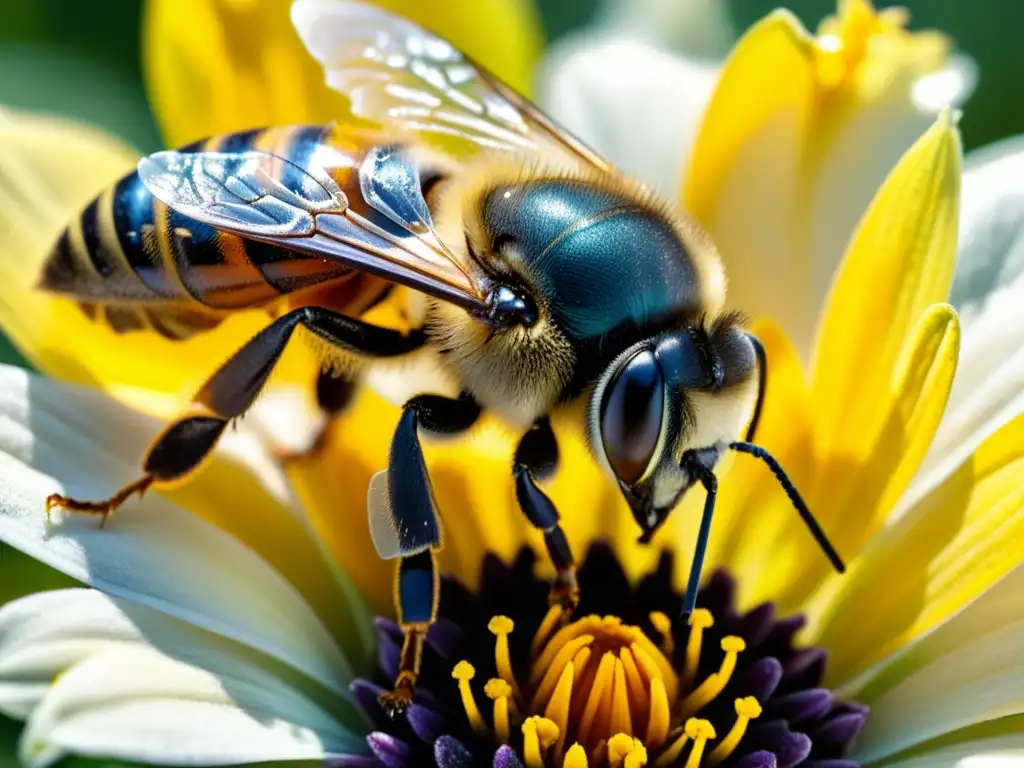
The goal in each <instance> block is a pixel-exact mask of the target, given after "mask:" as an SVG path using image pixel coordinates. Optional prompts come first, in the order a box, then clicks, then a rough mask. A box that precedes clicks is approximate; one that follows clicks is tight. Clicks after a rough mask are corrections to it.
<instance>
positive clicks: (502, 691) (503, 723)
mask: <svg viewBox="0 0 1024 768" xmlns="http://www.w3.org/2000/svg"><path fill="white" fill-rule="evenodd" d="M484 693H485V694H487V697H488V698H490V699H493V700H494V733H495V735H496V736H497V738H498V741H499V742H500V743H502V744H508V740H509V737H510V735H511V730H510V725H509V717H508V704H509V697H510V696H511V695H512V686H511V685H509V684H508V683H507V682H505V681H504V680H502V679H501V678H497V677H492V678H491V679H490V680H488V681H487V685H485V686H484Z"/></svg>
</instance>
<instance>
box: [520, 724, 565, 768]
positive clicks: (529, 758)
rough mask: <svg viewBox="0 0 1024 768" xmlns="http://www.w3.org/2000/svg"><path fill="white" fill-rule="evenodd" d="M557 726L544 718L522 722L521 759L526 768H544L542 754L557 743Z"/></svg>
mask: <svg viewBox="0 0 1024 768" xmlns="http://www.w3.org/2000/svg"><path fill="white" fill-rule="evenodd" d="M558 735H559V734H558V726H557V725H555V724H554V723H553V722H551V721H550V720H548V719H547V718H545V717H537V716H536V715H534V716H533V717H528V718H526V720H524V721H523V757H525V758H526V766H527V768H544V752H545V751H547V749H548V748H549V747H550V746H551V745H552V744H554V743H555V742H556V741H558Z"/></svg>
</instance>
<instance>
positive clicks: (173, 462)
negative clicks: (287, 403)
mask: <svg viewBox="0 0 1024 768" xmlns="http://www.w3.org/2000/svg"><path fill="white" fill-rule="evenodd" d="M300 325H301V326H303V327H305V328H306V329H307V330H308V331H310V332H311V333H314V334H316V335H317V336H318V337H319V338H321V339H322V340H323V341H325V342H327V343H328V344H332V345H334V346H337V347H338V348H340V349H342V350H344V351H346V352H350V353H352V354H356V355H363V356H366V357H378V358H380V357H396V356H399V355H404V354H408V353H409V352H412V351H414V350H416V349H418V348H419V347H421V346H422V345H423V343H424V335H423V333H422V332H421V331H417V332H414V333H410V334H403V333H401V332H399V331H395V330H391V329H389V328H380V327H378V326H375V325H370V324H368V323H364V322H362V321H360V320H357V319H355V318H351V317H347V316H345V315H341V314H338V313H337V312H331V311H330V310H326V309H322V308H320V307H300V308H298V309H295V310H292V311H291V312H288V313H287V314H284V315H281V317H279V318H277V319H276V320H274V322H272V323H271V324H270V325H268V326H267V327H266V328H264V329H263V330H262V331H260V332H259V333H257V334H256V335H255V336H254V337H253V338H252V339H250V340H249V341H248V342H247V343H246V344H245V346H243V347H242V348H241V349H239V350H238V351H237V352H236V353H235V354H234V355H233V356H232V357H231V358H230V359H229V360H228V361H227V362H226V363H224V365H222V366H221V367H220V369H218V370H217V372H216V373H214V374H213V376H211V377H210V378H209V379H208V380H207V382H206V384H204V385H203V387H202V389H200V390H199V392H198V393H197V394H196V396H195V402H196V403H197V404H198V405H200V406H201V407H202V411H203V413H201V414H199V415H189V416H185V417H182V418H181V419H179V420H178V421H176V422H174V423H172V424H171V425H170V426H168V427H167V428H166V429H165V430H164V431H163V432H162V433H161V434H160V436H159V437H157V439H156V440H155V441H154V443H153V445H152V446H151V447H150V449H149V451H148V452H147V454H146V458H145V461H144V462H143V472H144V475H143V476H142V477H141V478H139V479H138V480H136V481H134V482H132V483H130V484H128V485H126V486H124V487H123V488H122V489H120V490H119V491H118V492H117V493H115V494H114V495H113V496H111V497H110V498H109V499H105V500H103V501H99V502H82V501H77V500H75V499H70V498H67V497H65V496H61V495H57V494H54V495H53V496H50V497H49V498H48V499H47V500H46V513H47V516H48V517H49V515H50V513H51V512H52V511H53V510H54V509H64V510H68V511H71V512H84V513H88V514H95V515H100V516H102V521H101V525H102V524H103V523H104V522H106V519H107V517H108V516H109V515H110V513H111V512H113V511H114V510H115V509H117V508H118V507H119V506H121V505H122V504H123V503H124V502H125V501H127V500H128V499H129V498H131V496H133V495H134V494H136V493H137V494H140V495H141V494H142V493H144V492H145V491H146V490H147V489H149V487H150V486H152V485H154V484H172V483H176V482H179V481H181V480H184V479H185V478H187V477H188V476H189V475H191V474H192V473H193V472H195V471H196V470H197V469H198V468H199V467H200V465H201V464H202V463H203V461H204V460H205V459H206V458H207V457H208V456H209V455H210V454H211V452H212V451H213V449H214V447H215V446H216V445H217V441H218V440H219V439H220V436H221V435H222V434H223V432H224V429H225V427H227V425H228V423H229V422H230V421H231V420H232V419H235V418H238V417H239V416H241V415H242V414H244V413H245V412H246V411H247V410H248V409H249V408H250V407H251V406H252V404H253V402H255V400H256V398H257V396H258V395H259V393H260V391H261V390H262V389H263V385H264V384H266V382H267V379H268V378H269V377H270V373H271V371H273V369H274V366H275V365H277V361H278V360H279V359H280V357H281V354H282V353H283V352H284V349H285V346H286V345H287V344H288V340H289V339H290V338H291V336H292V334H293V333H294V332H295V329H296V328H298V327H299V326H300Z"/></svg>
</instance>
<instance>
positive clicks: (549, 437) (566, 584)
mask: <svg viewBox="0 0 1024 768" xmlns="http://www.w3.org/2000/svg"><path fill="white" fill-rule="evenodd" d="M557 466H558V441H557V440H556V438H555V433H554V431H553V430H552V429H551V422H550V420H549V419H547V418H544V419H541V420H540V421H538V422H537V423H536V424H535V425H534V426H533V428H532V429H531V430H530V431H529V432H527V433H526V434H525V435H523V437H522V439H521V440H520V441H519V447H518V448H516V454H515V461H514V465H513V469H512V473H513V475H514V477H515V481H516V499H517V500H518V502H519V508H520V509H521V510H522V511H523V514H524V515H526V519H527V520H529V521H530V524H531V525H533V526H534V527H535V528H539V529H540V530H541V531H543V532H544V544H545V546H546V547H547V550H548V556H549V557H550V558H551V563H552V565H554V566H555V580H554V581H553V582H552V584H551V591H550V593H549V594H548V602H549V603H551V604H552V605H560V606H561V607H562V609H563V611H564V614H563V616H564V618H568V617H569V616H571V615H572V612H573V611H574V610H575V609H576V605H577V604H578V603H579V600H580V587H579V582H578V581H577V579H576V560H575V559H574V558H573V554H572V549H571V548H570V546H569V540H568V539H566V537H565V532H564V531H563V530H562V526H561V525H560V524H559V515H558V510H557V509H556V508H555V505H554V502H552V501H551V499H549V498H548V496H547V494H545V493H544V491H542V490H541V489H540V488H538V487H537V484H536V482H535V477H536V478H541V479H543V478H545V477H548V476H550V475H551V474H553V473H554V471H555V469H556V468H557Z"/></svg>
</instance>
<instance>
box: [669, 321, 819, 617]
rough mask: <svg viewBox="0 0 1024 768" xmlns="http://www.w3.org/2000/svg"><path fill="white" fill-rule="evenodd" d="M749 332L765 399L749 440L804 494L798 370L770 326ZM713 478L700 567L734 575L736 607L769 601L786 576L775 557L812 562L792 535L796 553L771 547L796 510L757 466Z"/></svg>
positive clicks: (739, 461) (807, 434)
mask: <svg viewBox="0 0 1024 768" xmlns="http://www.w3.org/2000/svg"><path fill="white" fill-rule="evenodd" d="M751 331H752V332H753V333H754V335H756V336H757V337H758V338H759V339H761V342H762V343H763V344H764V347H765V352H766V354H767V357H768V387H767V397H766V398H765V403H764V411H763V412H762V415H761V423H760V425H759V427H758V431H757V435H756V436H755V438H754V439H755V442H757V444H758V445H761V446H763V447H765V448H766V449H767V450H768V451H769V452H770V453H771V454H772V455H773V456H774V457H775V458H776V459H778V460H779V462H780V463H781V464H782V466H783V467H784V468H785V470H786V472H787V474H788V475H789V476H790V478H791V479H792V480H793V482H794V483H795V485H796V486H797V488H798V489H805V488H808V487H809V486H810V482H811V480H812V479H813V473H814V468H815V461H814V440H813V433H812V429H813V425H812V423H811V407H810V391H809V389H808V387H807V381H806V378H805V375H804V370H803V366H802V364H801V363H800V358H799V356H798V355H797V352H796V349H795V348H794V347H793V345H792V343H791V342H790V341H789V339H788V338H786V336H785V334H784V333H783V332H782V329H781V328H779V326H778V325H777V324H775V323H773V322H771V321H768V320H761V321H759V322H757V323H755V324H754V325H753V326H752V327H751ZM719 474H720V475H721V482H720V483H719V495H718V504H717V506H716V510H715V524H714V533H713V534H712V537H711V543H710V546H709V551H708V562H709V563H712V564H719V565H724V566H726V567H728V568H729V569H730V570H731V571H732V572H733V573H736V574H739V575H741V578H740V579H739V589H740V594H739V601H740V603H741V605H750V604H752V603H755V602H758V601H760V600H763V599H774V597H775V594H776V593H777V592H778V590H779V589H780V588H781V586H782V584H781V583H780V581H779V577H781V576H784V575H785V574H787V573H789V572H790V568H787V567H786V563H785V561H784V559H783V558H785V557H788V556H792V557H794V558H796V559H797V560H807V559H810V558H812V557H816V556H817V553H816V552H815V551H814V543H813V541H810V540H808V538H807V537H806V536H805V535H803V534H799V533H798V534H797V535H796V538H795V541H796V542H797V543H798V544H799V545H800V546H799V547H796V548H794V549H787V550H780V549H779V548H778V547H777V546H776V544H775V538H776V536H777V534H778V531H779V530H780V529H781V528H783V527H785V526H787V524H789V523H792V522H793V518H794V516H795V515H796V512H795V511H794V510H793V506H792V504H790V502H789V499H788V498H787V497H786V494H785V492H784V491H783V490H782V487H781V486H780V485H779V484H778V482H777V481H776V480H775V478H774V476H773V475H772V474H771V473H770V472H769V471H768V470H767V468H766V467H765V466H764V465H763V464H762V463H761V462H759V461H754V460H753V459H750V458H747V457H735V458H733V459H732V460H731V467H730V468H729V469H728V471H727V472H724V473H723V472H720V473H719ZM675 514H678V511H677V512H676V513H675ZM684 551H685V550H684Z"/></svg>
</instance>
